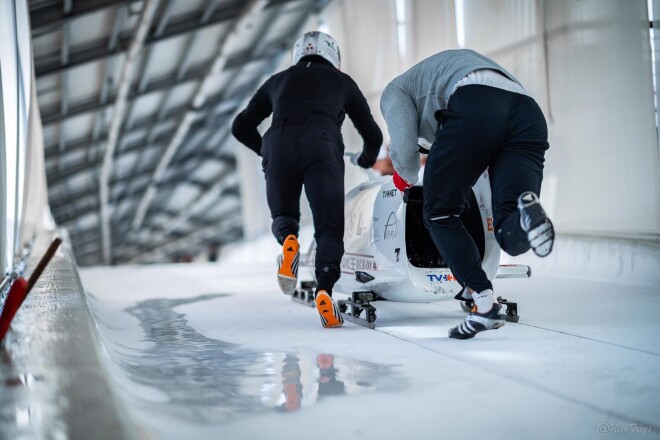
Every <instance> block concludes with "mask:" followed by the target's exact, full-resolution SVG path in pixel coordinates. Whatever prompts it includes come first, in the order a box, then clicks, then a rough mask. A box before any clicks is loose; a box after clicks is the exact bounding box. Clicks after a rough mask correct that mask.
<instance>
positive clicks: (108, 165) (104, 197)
mask: <svg viewBox="0 0 660 440" xmlns="http://www.w3.org/2000/svg"><path fill="white" fill-rule="evenodd" d="M159 7H160V0H145V2H144V4H143V5H142V14H141V15H140V21H139V22H138V24H137V30H136V32H135V36H134V37H133V40H132V41H131V46H130V47H129V49H128V53H127V55H126V59H125V60H124V65H123V68H122V71H121V76H120V78H119V87H118V92H117V98H116V99H115V103H114V112H113V117H112V121H110V131H109V133H108V142H107V144H106V146H105V152H104V155H103V164H102V165H101V172H100V175H99V199H100V205H101V206H100V217H101V243H102V247H103V255H102V256H103V261H104V262H105V263H106V264H109V263H110V255H111V248H110V246H111V241H112V240H111V237H110V215H111V207H110V206H108V198H109V193H110V182H109V181H110V174H111V173H112V171H113V166H114V160H115V150H116V148H117V145H118V144H119V135H120V130H121V124H122V123H123V121H124V111H125V109H126V105H127V100H128V92H129V89H130V87H131V84H132V82H133V75H134V74H135V61H136V59H137V57H138V55H139V54H140V52H141V51H142V48H143V46H144V42H145V40H146V38H147V34H148V33H149V30H150V29H151V24H152V22H153V21H154V18H155V16H156V12H157V11H158V8H159Z"/></svg>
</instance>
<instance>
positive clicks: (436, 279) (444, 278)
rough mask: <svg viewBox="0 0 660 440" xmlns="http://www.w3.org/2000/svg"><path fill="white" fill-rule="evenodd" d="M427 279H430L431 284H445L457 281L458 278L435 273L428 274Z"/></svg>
mask: <svg viewBox="0 0 660 440" xmlns="http://www.w3.org/2000/svg"><path fill="white" fill-rule="evenodd" d="M426 277H427V278H428V279H429V281H430V282H432V283H433V282H437V283H444V282H447V281H456V277H455V276H454V275H452V274H450V273H449V274H439V275H436V274H433V273H428V274H426Z"/></svg>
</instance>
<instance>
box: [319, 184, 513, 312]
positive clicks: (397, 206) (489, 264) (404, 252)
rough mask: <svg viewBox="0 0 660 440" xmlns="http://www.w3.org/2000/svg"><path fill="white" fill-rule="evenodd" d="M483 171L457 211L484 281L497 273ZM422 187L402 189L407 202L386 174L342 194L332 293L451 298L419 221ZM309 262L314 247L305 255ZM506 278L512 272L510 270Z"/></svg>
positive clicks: (450, 283) (450, 286) (454, 289)
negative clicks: (340, 246) (340, 245)
mask: <svg viewBox="0 0 660 440" xmlns="http://www.w3.org/2000/svg"><path fill="white" fill-rule="evenodd" d="M491 206H492V205H491V191H490V182H489V180H488V174H487V173H484V174H483V175H482V176H481V177H480V178H479V180H478V181H477V183H476V184H475V185H474V187H473V188H472V193H471V196H470V199H469V206H468V208H467V209H466V210H465V212H464V213H463V214H462V215H461V219H462V220H463V223H464V225H465V227H466V229H468V232H469V233H470V235H472V237H473V239H474V241H475V243H476V244H477V247H478V248H479V252H480V254H481V256H482V267H483V269H484V271H485V272H486V275H487V276H488V278H489V279H491V280H492V279H494V278H495V276H496V275H497V272H498V267H499V260H500V247H499V245H498V244H497V241H496V240H495V235H494V231H493V213H492V207H491ZM422 207H423V187H421V186H414V187H412V188H410V189H409V190H408V194H407V201H406V202H404V200H403V197H402V195H401V193H400V192H399V191H398V190H397V189H396V188H395V187H394V184H393V183H392V179H391V178H372V179H370V180H369V181H367V182H364V183H362V184H360V185H358V186H357V187H356V188H354V189H353V190H352V191H351V192H349V193H348V194H347V195H346V203H345V231H344V248H345V253H344V256H343V258H342V262H341V278H340V279H339V281H338V282H337V284H336V285H335V291H338V292H342V293H348V294H350V293H352V292H357V291H372V292H375V293H377V294H378V295H379V296H381V297H382V298H385V299H388V300H392V301H403V302H429V301H436V300H441V299H449V298H453V297H454V296H455V295H456V294H457V293H458V292H459V291H460V290H461V286H460V285H459V283H458V282H457V281H456V279H455V277H454V276H453V274H452V273H451V270H450V269H449V268H448V267H447V265H446V264H445V262H444V260H443V259H442V257H441V255H440V253H439V252H438V250H437V248H436V246H435V244H434V243H433V241H432V239H431V236H430V234H429V232H428V230H427V229H426V227H425V226H424V223H423V209H422ZM308 255H309V257H311V258H310V259H309V260H308V261H309V262H310V263H311V262H313V257H314V249H312V250H311V252H310V253H309V254H308ZM511 276H517V275H516V274H512V275H511Z"/></svg>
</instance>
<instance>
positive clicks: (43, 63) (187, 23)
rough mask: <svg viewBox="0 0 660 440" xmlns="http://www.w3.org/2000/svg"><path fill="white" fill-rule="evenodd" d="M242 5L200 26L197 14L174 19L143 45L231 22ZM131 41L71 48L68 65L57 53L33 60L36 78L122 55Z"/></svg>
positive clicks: (104, 41)
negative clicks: (110, 45) (62, 61)
mask: <svg viewBox="0 0 660 440" xmlns="http://www.w3.org/2000/svg"><path fill="white" fill-rule="evenodd" d="M87 1H90V0H85V1H78V2H76V3H81V4H84V3H85V2H87ZM243 3H244V2H243V1H238V0H236V1H234V2H232V3H230V4H228V5H224V6H223V7H222V8H218V9H216V10H215V12H214V13H213V15H212V16H211V18H210V19H209V20H208V21H206V22H205V23H202V24H200V15H199V14H198V13H196V12H193V13H190V14H185V15H182V16H179V17H175V18H174V19H172V21H171V22H170V24H169V25H168V28H167V30H166V31H164V32H163V33H162V35H160V36H158V37H156V36H151V35H150V36H149V37H147V39H146V41H145V43H144V44H145V46H151V45H153V44H156V43H158V42H159V41H163V40H166V39H169V38H174V37H178V36H180V35H184V34H187V33H191V32H197V31H199V30H201V29H204V28H206V27H209V26H214V25H216V24H219V23H223V22H226V21H229V20H233V19H235V18H236V17H237V16H238V15H239V14H240V11H241V10H242V8H243ZM132 39H133V32H132V31H130V32H125V33H123V34H121V35H120V36H119V38H118V42H117V45H116V47H115V48H110V47H108V41H107V40H108V39H107V38H102V39H99V40H97V41H94V42H92V43H90V44H85V45H84V46H83V45H81V46H78V47H73V48H72V49H71V53H70V55H69V62H68V63H66V64H62V63H61V60H60V58H59V55H58V54H57V55H56V54H50V55H45V56H41V57H39V58H37V59H36V60H35V72H36V75H37V78H39V77H41V76H44V75H50V74H53V73H58V72H60V71H62V70H66V69H70V68H72V67H75V66H80V65H82V64H85V63H90V62H92V61H98V60H101V59H103V58H107V57H109V56H114V55H118V54H122V53H124V52H126V51H127V50H128V46H129V45H130V43H131V41H132Z"/></svg>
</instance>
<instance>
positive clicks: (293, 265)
mask: <svg viewBox="0 0 660 440" xmlns="http://www.w3.org/2000/svg"><path fill="white" fill-rule="evenodd" d="M299 262H300V245H299V244H298V239H297V238H296V236H295V235H293V234H291V235H289V236H288V237H287V238H286V239H285V240H284V244H283V245H282V255H280V258H279V267H278V268H277V284H279V286H280V289H281V290H282V292H284V293H285V294H287V295H292V294H293V292H295V291H296V284H297V283H298V263H299Z"/></svg>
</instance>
